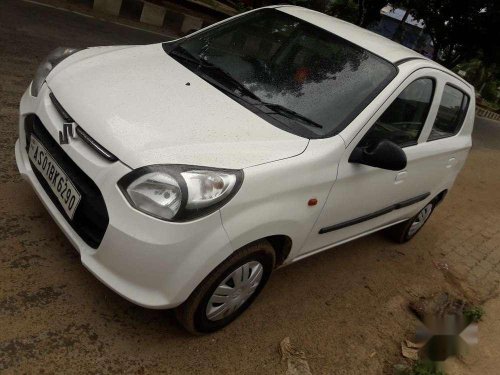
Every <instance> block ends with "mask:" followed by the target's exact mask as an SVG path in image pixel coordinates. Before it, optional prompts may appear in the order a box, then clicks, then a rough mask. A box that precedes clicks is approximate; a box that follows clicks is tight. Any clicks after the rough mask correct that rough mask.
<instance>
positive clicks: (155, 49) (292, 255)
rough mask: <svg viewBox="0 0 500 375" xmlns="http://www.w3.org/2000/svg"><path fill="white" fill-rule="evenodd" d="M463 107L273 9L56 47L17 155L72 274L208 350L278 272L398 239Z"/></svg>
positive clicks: (424, 65)
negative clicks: (352, 245)
mask: <svg viewBox="0 0 500 375" xmlns="http://www.w3.org/2000/svg"><path fill="white" fill-rule="evenodd" d="M474 108H475V103H474V88H473V87H472V86H471V85H470V84H468V83H467V82H465V81H464V80H463V79H461V78H460V77H458V76H457V75H455V74H454V73H452V72H450V71H449V70H447V69H445V68H443V67H442V66H440V65H438V64H437V63H435V62H433V61H430V60H429V59H426V58H424V57H423V56H421V55H420V54H418V53H415V52H414V51H412V50H409V49H407V48H405V47H403V46H401V45H399V44H396V43H393V42H391V41H389V40H387V39H385V38H383V37H381V36H378V35H376V34H373V33H371V32H369V31H367V30H364V29H361V28H358V27H356V26H354V25H351V24H349V23H346V22H343V21H340V20H338V19H335V18H332V17H330V16H327V15H325V14H321V13H317V12H314V11H311V10H307V9H303V8H300V7H294V6H275V7H269V8H261V9H259V10H255V11H251V12H248V13H245V14H242V15H238V16H236V17H233V18H230V19H228V20H225V21H223V22H220V23H218V24H215V25H213V26H210V27H207V28H205V29H203V30H201V31H199V32H196V33H194V34H191V35H189V36H186V37H184V38H181V39H178V40H175V41H172V42H166V43H162V44H153V45H145V46H115V47H96V48H87V49H83V50H78V49H64V48H60V49H57V50H55V51H54V52H53V53H52V54H51V55H50V56H49V57H48V58H47V60H46V61H44V62H43V63H42V65H41V66H40V68H39V69H38V71H37V73H36V76H35V78H34V80H33V82H32V83H31V86H30V88H29V89H28V90H27V91H26V93H25V94H24V96H23V97H22V100H21V106H20V122H19V140H18V141H17V142H16V148H15V149H16V151H15V152H16V160H17V165H18V168H19V171H20V172H21V174H22V175H23V176H24V177H25V178H26V179H27V180H28V181H29V182H30V183H31V184H32V185H33V188H34V190H35V192H36V193H37V194H38V196H39V197H40V199H41V201H42V202H43V203H44V205H45V206H46V208H47V210H48V211H49V212H50V214H51V215H52V217H53V218H54V220H55V221H56V222H57V224H58V225H59V226H60V228H61V229H62V231H63V232H64V233H65V234H66V236H67V237H68V238H69V240H70V241H71V243H72V244H73V245H74V246H75V247H76V249H77V250H78V251H79V253H80V256H81V261H82V263H83V264H84V265H85V267H87V268H88V269H89V270H90V271H91V272H92V273H93V274H94V275H95V276H96V277H97V278H99V279H100V280H101V281H102V282H103V283H104V284H106V285H107V286H109V287H110V288H112V289H113V290H114V291H116V292H117V293H119V294H120V295H122V296H123V297H125V298H126V299H128V300H130V301H132V302H134V303H136V304H138V305H141V306H144V307H148V308H155V309H160V308H161V309H163V308H177V316H178V318H179V320H180V322H181V323H182V324H183V325H184V326H185V327H186V328H187V329H188V330H190V331H191V332H196V333H207V332H212V331H215V330H217V329H219V328H221V327H223V326H225V325H227V324H228V323H229V322H231V321H232V320H233V319H235V318H236V317H237V316H238V315H239V314H241V312H243V311H244V310H245V309H246V308H247V307H248V306H249V305H250V304H251V303H252V301H253V300H254V299H255V297H256V296H257V295H258V294H259V292H260V291H261V290H262V288H263V287H264V285H265V284H266V282H267V281H268V279H269V276H270V274H271V272H272V271H273V269H275V268H276V267H280V266H284V265H287V264H290V263H292V262H296V261H298V260H300V259H303V258H305V257H308V256H310V255H313V254H316V253H318V252H321V251H323V250H326V249H330V248H332V247H334V246H337V245H339V244H342V243H345V242H347V241H351V240H353V239H355V238H358V237H360V236H364V235H367V234H369V233H372V232H374V231H377V230H380V229H384V228H389V227H391V228H389V229H390V230H391V233H392V235H393V237H394V238H395V239H396V240H397V241H399V242H404V241H407V240H409V239H410V238H412V237H413V236H414V235H415V234H416V233H417V232H418V231H419V230H420V229H421V228H422V226H423V225H424V223H425V221H426V220H427V219H428V218H429V216H430V214H431V213H432V211H433V209H434V208H435V206H436V205H437V204H438V203H439V202H440V201H441V200H442V199H443V198H444V196H445V194H446V192H447V191H449V189H450V188H451V187H452V185H453V182H454V180H455V178H456V176H457V174H458V172H459V171H460V169H461V168H462V166H463V164H464V162H465V159H466V157H467V154H468V152H469V149H470V147H471V132H472V127H473V120H474Z"/></svg>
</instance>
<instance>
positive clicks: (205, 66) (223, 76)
mask: <svg viewBox="0 0 500 375" xmlns="http://www.w3.org/2000/svg"><path fill="white" fill-rule="evenodd" d="M170 54H171V55H173V56H174V57H177V58H180V59H182V60H184V61H188V62H190V63H192V64H195V65H196V68H197V70H199V71H201V72H203V73H205V74H207V75H210V76H213V75H214V74H215V75H216V76H217V77H216V78H214V77H211V78H213V79H216V80H217V81H219V82H220V83H221V84H223V85H230V86H231V87H232V88H234V89H235V90H236V91H238V92H235V94H240V95H243V96H247V97H250V98H252V99H254V100H257V101H259V102H260V98H259V97H258V96H257V95H255V94H254V93H253V92H252V91H250V90H249V89H248V88H246V86H245V85H244V84H243V83H241V82H240V81H238V80H237V79H235V78H234V77H233V76H231V75H230V74H229V73H228V72H226V71H225V70H223V69H221V68H219V67H218V66H215V65H213V64H211V63H209V62H208V61H206V60H203V59H201V58H199V57H198V56H195V55H193V54H191V53H190V52H188V51H187V50H186V49H185V48H183V47H181V46H178V47H177V48H175V49H173V50H172V51H170Z"/></svg>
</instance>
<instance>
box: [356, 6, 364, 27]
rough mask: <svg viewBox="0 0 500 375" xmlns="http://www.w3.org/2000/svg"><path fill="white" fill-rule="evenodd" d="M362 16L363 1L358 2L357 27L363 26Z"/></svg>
mask: <svg viewBox="0 0 500 375" xmlns="http://www.w3.org/2000/svg"><path fill="white" fill-rule="evenodd" d="M364 14H365V4H364V0H358V22H357V24H358V25H362V24H363V18H364Z"/></svg>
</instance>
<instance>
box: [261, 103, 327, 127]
mask: <svg viewBox="0 0 500 375" xmlns="http://www.w3.org/2000/svg"><path fill="white" fill-rule="evenodd" d="M259 104H261V105H264V106H266V107H267V108H269V109H270V110H272V111H274V112H275V113H277V114H279V115H282V116H284V117H286V118H290V119H293V120H300V121H302V122H304V123H305V124H307V125H310V126H312V127H314V128H318V129H323V125H320V124H318V123H317V122H314V121H313V120H311V119H309V118H307V117H305V116H303V115H301V114H300V113H297V112H295V111H294V110H291V109H289V108H286V107H283V106H282V105H280V104H273V103H266V102H262V101H261V102H260V103H259Z"/></svg>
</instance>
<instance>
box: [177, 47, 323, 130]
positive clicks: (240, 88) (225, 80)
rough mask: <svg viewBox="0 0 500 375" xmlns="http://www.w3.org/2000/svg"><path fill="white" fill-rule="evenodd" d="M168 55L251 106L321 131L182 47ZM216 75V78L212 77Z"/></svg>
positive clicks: (301, 117)
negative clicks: (192, 65) (193, 66)
mask: <svg viewBox="0 0 500 375" xmlns="http://www.w3.org/2000/svg"><path fill="white" fill-rule="evenodd" d="M170 54H171V55H173V56H174V57H177V58H180V59H182V60H184V61H188V62H190V63H192V64H195V65H196V67H197V70H198V71H200V72H203V73H204V74H205V75H207V76H209V77H210V78H211V81H215V82H216V83H217V86H219V88H222V89H224V90H225V91H226V92H228V93H230V94H232V95H235V96H246V97H249V98H251V99H253V100H255V101H256V103H250V104H253V105H263V106H265V107H267V108H269V109H270V110H271V111H273V112H274V113H276V114H279V115H282V116H284V117H286V118H289V119H292V120H299V121H301V122H302V123H304V124H306V125H309V126H312V127H315V128H318V129H322V128H323V126H322V125H320V124H318V123H316V122H314V121H313V120H311V119H308V118H307V117H305V116H303V115H301V114H300V113H297V112H295V111H293V110H291V109H289V108H286V107H283V106H282V105H280V104H274V103H267V102H264V101H262V99H261V98H259V97H258V96H257V95H255V94H254V93H253V92H252V91H251V90H250V89H248V88H247V87H246V86H245V85H244V84H243V83H241V82H240V81H238V80H237V79H235V78H234V77H233V76H231V75H230V74H229V73H227V72H226V71H225V70H224V69H221V68H219V67H218V66H215V65H213V64H211V63H209V62H208V61H206V60H203V59H202V58H200V57H198V56H195V55H193V54H191V53H190V52H188V51H187V50H186V49H185V48H183V47H182V46H177V47H176V48H174V49H173V50H172V51H170ZM214 75H216V76H217V77H214ZM228 85H229V86H231V87H232V88H234V90H231V89H230V88H228V87H227V86H228Z"/></svg>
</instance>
